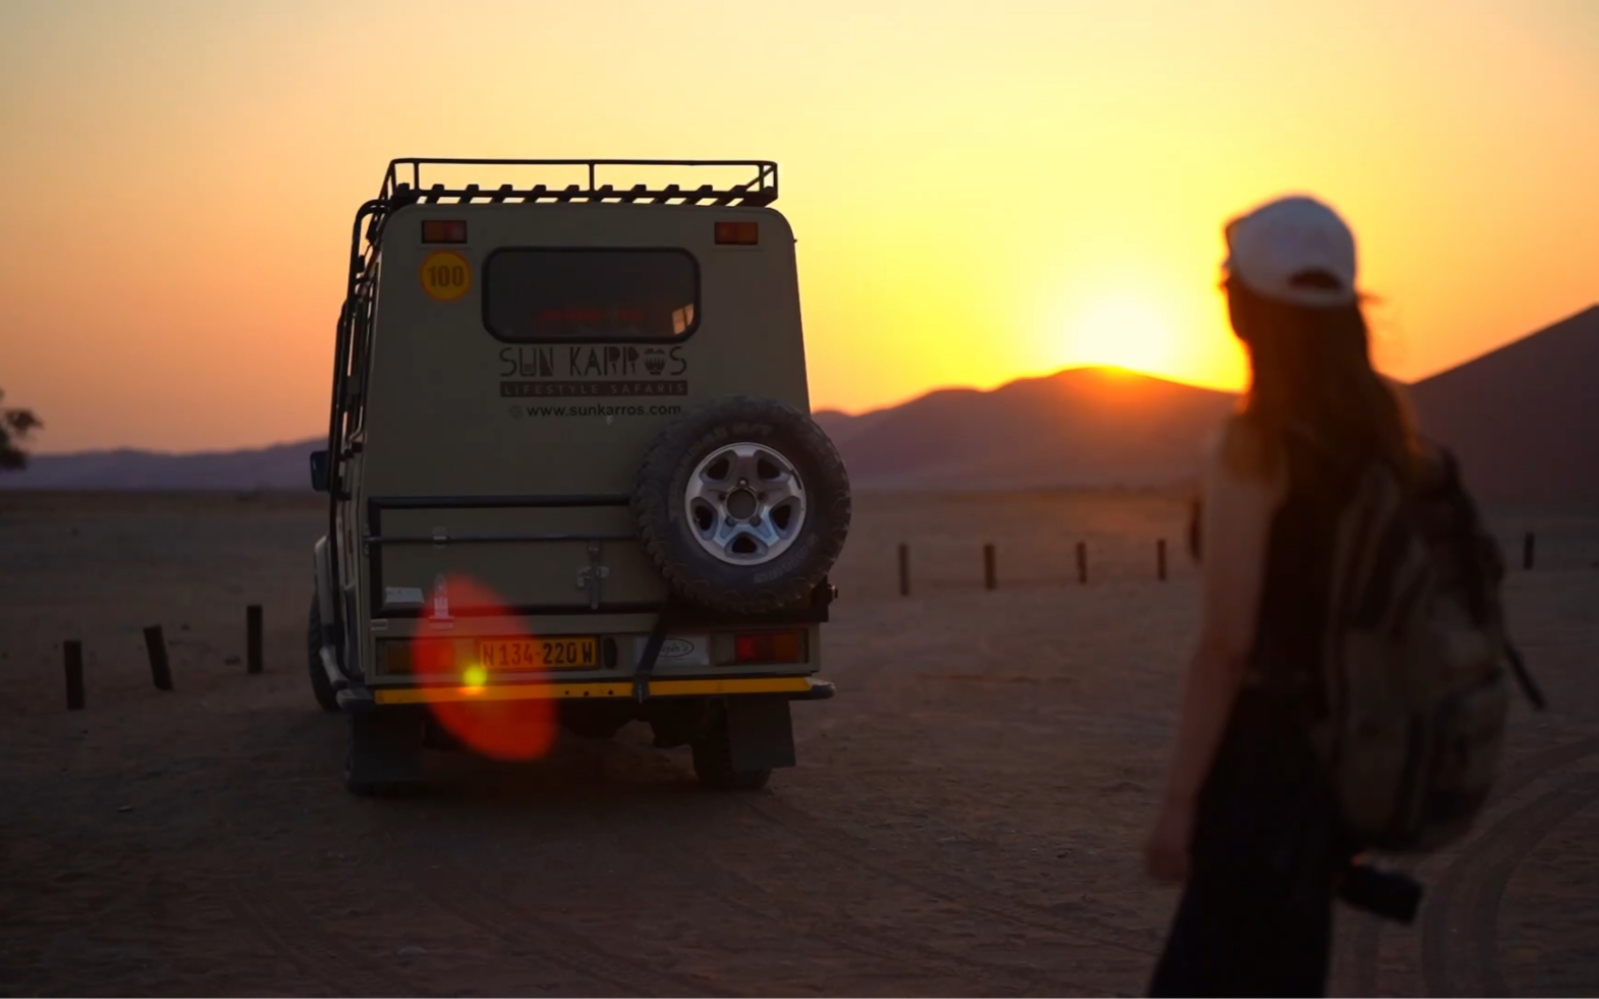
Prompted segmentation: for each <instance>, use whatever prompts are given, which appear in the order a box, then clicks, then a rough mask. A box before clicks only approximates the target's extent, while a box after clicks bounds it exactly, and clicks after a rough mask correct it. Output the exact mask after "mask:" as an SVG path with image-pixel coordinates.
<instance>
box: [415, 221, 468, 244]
mask: <svg viewBox="0 0 1599 999" xmlns="http://www.w3.org/2000/svg"><path fill="white" fill-rule="evenodd" d="M422 242H424V243H464V242H466V223H465V222H464V221H462V220H460V219H423V220H422Z"/></svg>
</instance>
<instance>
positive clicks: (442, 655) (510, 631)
mask: <svg viewBox="0 0 1599 999" xmlns="http://www.w3.org/2000/svg"><path fill="white" fill-rule="evenodd" d="M441 592H442V593H443V594H444V595H445V596H446V598H447V603H446V602H445V601H442V600H438V599H435V598H436V597H438V596H439V595H440V594H441ZM426 606H428V607H429V608H436V607H440V606H445V607H447V608H448V611H447V613H449V614H450V616H451V618H452V619H453V620H455V621H457V622H460V621H463V620H465V621H474V620H486V619H501V620H506V621H513V622H514V621H516V620H517V619H516V616H515V615H514V614H512V613H511V611H510V609H509V607H508V606H507V604H506V602H505V601H504V600H502V599H500V598H499V597H498V596H497V595H496V594H495V593H494V592H493V591H491V590H490V589H489V588H488V587H486V586H483V585H481V584H479V583H477V582H476V581H474V580H472V579H468V578H465V577H462V576H442V577H440V578H439V580H438V581H437V582H436V583H435V587H434V592H433V593H430V594H429V595H428V601H427V604H426ZM422 630H423V632H424V634H423V635H422V636H419V637H418V638H417V639H416V640H414V641H413V642H412V643H411V644H412V654H411V662H412V666H413V669H414V670H415V672H416V677H417V680H418V682H419V683H423V684H430V685H431V684H436V685H439V686H448V687H454V688H456V689H458V690H460V691H461V692H462V693H465V694H467V695H469V697H468V699H465V700H460V701H444V702H438V703H434V704H430V705H429V709H430V710H431V711H432V712H433V717H434V718H436V719H437V720H438V722H439V724H440V725H442V726H443V727H444V728H445V729H446V730H447V731H448V732H449V733H450V734H451V735H453V736H455V738H456V739H458V740H459V741H460V742H461V743H462V744H463V745H465V746H467V747H468V748H470V749H471V750H472V751H473V752H476V753H479V754H481V755H483V756H489V757H493V758H494V759H498V760H532V759H538V758H539V757H542V756H544V755H545V754H547V753H548V752H549V751H550V748H551V747H552V746H553V745H554V744H555V736H556V731H557V727H558V726H557V717H556V703H555V701H553V700H549V699H546V698H531V699H519V700H510V699H498V698H496V697H494V693H495V690H496V688H497V687H498V686H499V684H500V683H501V682H502V679H504V678H501V677H497V676H495V673H494V671H493V670H491V669H490V668H489V665H488V664H486V663H485V662H483V661H482V660H481V659H479V658H478V655H477V652H476V651H475V649H473V648H472V646H473V644H474V641H475V640H474V639H472V638H454V637H445V636H441V635H440V634H439V633H438V632H436V631H431V630H429V629H428V627H427V624H426V621H424V625H423V629H422ZM447 634H448V633H446V635H447ZM485 637H487V636H485ZM492 637H495V638H512V639H515V638H531V637H532V635H531V634H529V633H528V632H527V630H526V629H525V628H523V627H519V626H516V625H512V626H509V627H507V628H505V629H496V630H495V633H494V635H493V636H492ZM529 680H533V681H534V682H536V681H537V678H536V677H529V676H526V675H521V676H518V677H516V678H515V682H527V681H529Z"/></svg>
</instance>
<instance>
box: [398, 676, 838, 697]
mask: <svg viewBox="0 0 1599 999" xmlns="http://www.w3.org/2000/svg"><path fill="white" fill-rule="evenodd" d="M810 689H811V682H810V681H809V680H808V679H806V678H805V677H803V676H784V677H763V678H759V679H749V680H741V679H737V678H734V677H728V678H727V679H725V680H651V681H650V693H651V694H652V695H654V696H656V697H688V696H694V695H708V694H790V693H792V694H803V693H805V692H806V691H808V690H810ZM372 696H373V699H375V700H376V701H377V702H378V703H379V704H438V703H443V702H450V701H533V700H581V699H583V698H589V699H591V700H592V699H594V698H607V697H631V696H633V685H632V684H631V683H519V684H489V685H488V686H484V687H476V688H470V687H409V688H404V689H399V690H375V691H373V692H372Z"/></svg>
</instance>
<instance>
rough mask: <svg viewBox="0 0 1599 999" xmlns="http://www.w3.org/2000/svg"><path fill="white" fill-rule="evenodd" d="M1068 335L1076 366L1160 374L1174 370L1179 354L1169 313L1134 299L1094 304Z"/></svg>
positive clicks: (1115, 299)
mask: <svg viewBox="0 0 1599 999" xmlns="http://www.w3.org/2000/svg"><path fill="white" fill-rule="evenodd" d="M1067 335H1068V345H1067V356H1068V358H1069V359H1070V362H1071V363H1072V364H1093V365H1105V366H1109V367H1118V368H1128V369H1132V370H1136V371H1146V372H1160V371H1163V370H1165V369H1167V368H1169V367H1170V366H1171V364H1172V361H1173V357H1174V355H1175V353H1176V351H1175V340H1174V331H1173V327H1172V323H1171V320H1170V318H1169V317H1168V316H1167V315H1166V313H1165V311H1164V310H1163V309H1161V308H1160V307H1159V306H1158V305H1156V304H1155V303H1154V302H1152V301H1150V300H1149V299H1147V298H1138V297H1134V296H1131V295H1129V296H1122V297H1115V298H1105V299H1101V300H1099V301H1095V302H1092V303H1090V304H1089V305H1088V307H1087V308H1085V309H1084V310H1083V311H1082V312H1081V313H1079V314H1078V315H1077V316H1076V317H1074V319H1073V320H1072V321H1071V325H1070V328H1069V329H1068V333H1067Z"/></svg>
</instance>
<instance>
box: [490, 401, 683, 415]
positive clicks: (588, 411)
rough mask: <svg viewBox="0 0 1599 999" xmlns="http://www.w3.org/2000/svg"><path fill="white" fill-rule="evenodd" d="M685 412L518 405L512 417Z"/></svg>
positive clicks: (673, 408) (651, 408) (677, 409)
mask: <svg viewBox="0 0 1599 999" xmlns="http://www.w3.org/2000/svg"><path fill="white" fill-rule="evenodd" d="M681 412H683V407H682V406H604V405H598V404H596V405H592V406H527V405H516V406H512V407H511V415H512V416H531V417H535V418H537V417H544V416H573V417H593V416H676V415H678V414H679V413H681Z"/></svg>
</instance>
